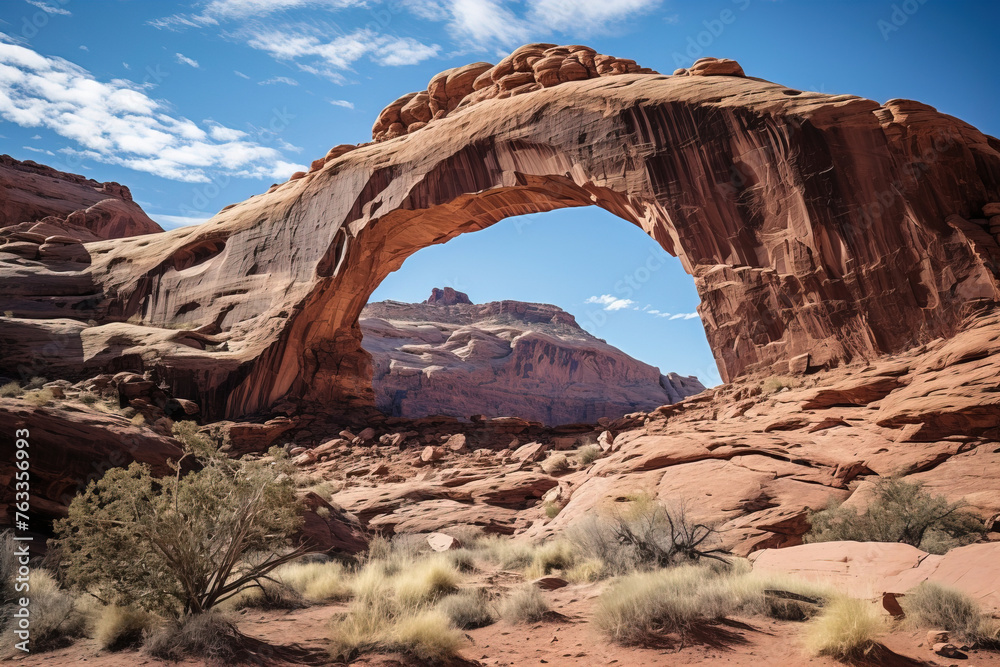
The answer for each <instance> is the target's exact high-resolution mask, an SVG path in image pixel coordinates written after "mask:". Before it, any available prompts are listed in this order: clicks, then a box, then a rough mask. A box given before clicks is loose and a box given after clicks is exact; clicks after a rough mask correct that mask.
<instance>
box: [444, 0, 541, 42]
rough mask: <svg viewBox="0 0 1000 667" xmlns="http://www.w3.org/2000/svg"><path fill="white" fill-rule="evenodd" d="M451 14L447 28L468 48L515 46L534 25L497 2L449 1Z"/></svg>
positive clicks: (487, 0)
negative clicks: (471, 46) (468, 46)
mask: <svg viewBox="0 0 1000 667" xmlns="http://www.w3.org/2000/svg"><path fill="white" fill-rule="evenodd" d="M450 11H451V21H450V22H449V23H448V28H449V29H450V30H451V32H452V34H454V35H455V36H456V38H457V39H459V40H460V41H463V42H466V43H467V44H469V45H475V46H480V47H482V46H488V45H493V44H499V45H500V46H517V45H518V44H522V43H524V42H527V41H529V38H530V37H531V34H532V32H533V26H531V25H530V24H529V23H528V22H527V21H525V20H524V19H521V18H518V17H517V16H516V15H515V14H514V12H512V11H511V10H509V9H507V8H506V7H504V3H503V2H499V1H498V0H451V6H450Z"/></svg>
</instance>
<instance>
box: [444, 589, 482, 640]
mask: <svg viewBox="0 0 1000 667" xmlns="http://www.w3.org/2000/svg"><path fill="white" fill-rule="evenodd" d="M438 609H440V610H441V611H442V612H443V613H444V615H445V616H447V617H448V619H449V620H450V621H451V623H452V625H454V626H455V627H456V628H458V629H459V630H470V629H472V628H481V627H483V626H486V625H490V624H491V623H493V622H494V620H495V619H494V618H493V614H492V612H491V611H490V597H489V593H488V592H487V590H486V589H485V588H470V589H466V590H464V591H459V592H458V593H454V594H452V595H449V596H447V597H445V598H443V599H442V600H441V601H440V602H439V603H438Z"/></svg>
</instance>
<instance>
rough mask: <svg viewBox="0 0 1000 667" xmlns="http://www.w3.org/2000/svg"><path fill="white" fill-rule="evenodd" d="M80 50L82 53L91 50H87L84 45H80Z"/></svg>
mask: <svg viewBox="0 0 1000 667" xmlns="http://www.w3.org/2000/svg"><path fill="white" fill-rule="evenodd" d="M80 50H81V51H90V49H88V48H87V47H86V46H84V45H83V44H81V45H80Z"/></svg>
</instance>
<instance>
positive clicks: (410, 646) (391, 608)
mask: <svg viewBox="0 0 1000 667" xmlns="http://www.w3.org/2000/svg"><path fill="white" fill-rule="evenodd" d="M330 640H331V641H330V653H331V655H332V656H333V657H334V659H337V660H344V661H351V660H353V659H354V658H355V657H357V656H358V655H360V654H362V653H367V652H375V651H384V652H388V651H399V652H402V653H409V654H411V655H413V656H415V657H417V658H418V659H420V660H424V661H438V660H443V659H445V658H447V657H449V656H452V655H454V654H455V652H456V651H457V650H458V648H459V646H460V645H461V642H462V635H461V633H459V632H458V631H457V630H456V629H455V628H453V627H452V626H451V622H450V620H449V619H448V617H447V616H446V615H445V614H444V613H443V612H441V611H439V610H434V609H407V608H405V607H401V606H399V605H398V604H397V603H396V601H395V600H393V598H392V597H391V596H387V597H382V598H378V599H374V600H370V601H366V602H362V603H357V602H356V603H354V608H352V609H351V610H350V611H349V612H347V613H345V614H341V615H339V616H337V617H335V618H334V620H333V622H332V624H331V636H330Z"/></svg>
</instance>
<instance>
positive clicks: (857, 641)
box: [806, 597, 885, 660]
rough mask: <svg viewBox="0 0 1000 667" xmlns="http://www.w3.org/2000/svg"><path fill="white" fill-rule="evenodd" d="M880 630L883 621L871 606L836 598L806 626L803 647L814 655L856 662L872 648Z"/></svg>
mask: <svg viewBox="0 0 1000 667" xmlns="http://www.w3.org/2000/svg"><path fill="white" fill-rule="evenodd" d="M884 630H885V621H883V619H882V616H881V614H880V613H879V611H878V609H877V608H876V607H875V605H874V604H872V603H871V602H869V601H867V600H855V599H853V598H846V597H838V598H835V599H833V600H831V601H830V603H829V604H828V605H827V606H826V607H825V608H824V609H823V611H822V612H821V613H820V614H819V616H817V617H816V618H815V619H814V620H813V621H812V622H811V623H809V625H808V626H807V631H806V648H807V649H808V650H809V652H810V653H812V654H813V655H817V656H819V655H828V656H830V657H832V658H836V659H838V660H857V659H859V658H861V657H863V656H865V655H868V653H870V652H871V650H872V649H873V648H875V646H876V643H877V640H878V637H879V635H881V634H882V632H883V631H884Z"/></svg>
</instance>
